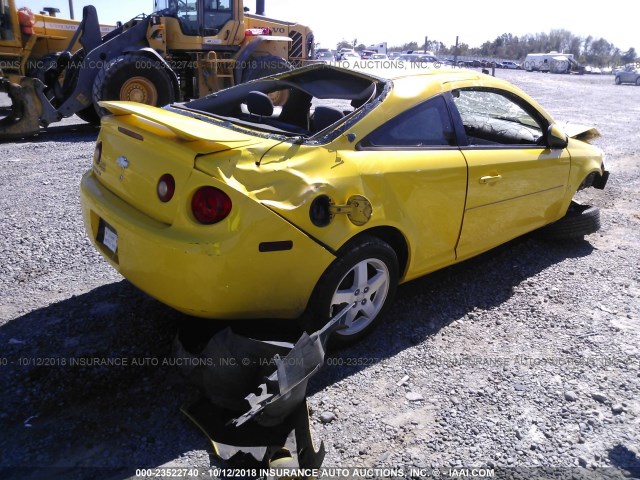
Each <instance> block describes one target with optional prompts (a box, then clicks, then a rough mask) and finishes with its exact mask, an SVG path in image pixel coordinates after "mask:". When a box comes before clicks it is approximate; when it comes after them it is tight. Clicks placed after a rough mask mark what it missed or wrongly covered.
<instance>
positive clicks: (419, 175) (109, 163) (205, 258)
mask: <svg viewBox="0 0 640 480" xmlns="http://www.w3.org/2000/svg"><path fill="white" fill-rule="evenodd" d="M274 99H276V102H275V103H276V104H279V105H281V106H274ZM101 105H102V107H103V108H106V109H108V110H109V111H110V112H111V114H112V115H110V116H108V117H105V118H104V119H103V120H102V130H101V132H100V136H99V138H98V141H97V145H96V148H95V154H94V158H93V165H92V168H91V170H89V171H88V172H87V173H86V174H85V175H84V177H83V179H82V184H81V200H82V210H83V216H84V223H85V226H86V230H87V234H88V236H89V238H90V239H91V241H92V242H93V243H94V245H95V246H96V248H97V249H98V250H99V251H100V253H101V254H102V255H103V256H104V257H105V258H106V259H107V260H108V261H109V262H110V263H111V265H112V266H113V267H114V268H115V269H117V270H118V271H119V272H120V273H121V274H122V275H123V276H124V277H125V278H127V279H128V280H129V281H131V282H132V283H133V284H134V285H136V286H137V287H139V288H140V289H142V290H143V291H145V292H147V293H148V294H149V295H151V296H153V297H155V298H157V299H158V300H160V301H161V302H164V303H165V304H167V305H170V306H172V307H173V308H176V309H178V310H180V311H182V312H185V313H187V314H190V315H194V316H199V317H208V318H217V319H235V318H265V317H270V318H274V317H277V318H291V319H296V318H297V319H300V320H302V321H303V322H304V325H305V326H306V328H307V329H308V330H316V329H318V328H320V327H321V326H322V325H324V324H325V323H326V322H327V321H328V319H329V318H330V317H331V316H332V315H333V314H334V313H336V312H338V311H339V310H340V309H342V308H344V306H345V304H350V305H352V308H351V310H350V313H349V315H348V318H347V323H346V328H343V329H342V330H338V331H337V332H335V333H334V335H333V337H334V338H333V339H332V341H333V342H334V343H335V344H338V345H339V344H347V343H350V342H352V341H355V340H357V339H359V338H361V337H362V336H363V335H365V334H366V333H368V332H369V331H370V330H371V329H372V328H373V327H374V326H375V324H376V323H377V322H378V321H379V320H380V319H381V317H382V316H383V315H384V313H385V310H386V309H387V307H388V306H389V303H390V302H391V300H392V298H393V295H394V292H395V289H396V286H397V285H398V283H401V282H406V281H408V280H411V279H414V278H416V277H419V276H421V275H425V274H427V273H429V272H432V271H434V270H437V269H439V268H442V267H445V266H447V265H451V264H453V263H456V262H460V261H462V260H464V259H467V258H470V257H473V256H474V255H478V254H480V253H482V252H484V251H486V250H488V249H491V248H492V247H495V246H496V245H500V244H502V243H504V242H507V241H509V240H511V239H513V238H515V237H517V236H519V235H522V234H525V233H527V232H530V231H532V230H534V229H542V232H544V233H545V234H546V235H548V236H558V237H561V238H571V237H582V236H584V235H586V234H589V233H593V232H594V231H596V230H597V229H598V228H599V226H600V223H599V222H600V220H599V211H598V209H597V208H595V207H589V206H587V205H579V204H577V203H575V202H573V201H572V199H573V196H574V194H575V193H576V191H578V190H579V189H581V188H585V187H590V186H593V187H596V188H604V186H605V184H606V181H607V177H608V172H607V171H606V170H605V167H604V164H603V154H602V152H601V151H600V150H599V149H597V148H595V147H593V146H591V145H589V144H587V143H585V142H584V141H582V140H579V139H577V138H573V137H580V138H585V137H586V136H588V135H589V134H592V133H593V131H589V130H588V129H585V128H572V129H569V128H567V127H561V126H559V125H558V124H556V123H554V121H553V119H552V118H551V117H550V116H549V115H548V114H547V113H546V112H545V111H544V110H543V109H542V108H541V107H540V106H539V105H538V104H537V103H536V102H535V101H534V100H533V99H532V98H531V97H529V96H527V95H526V94H525V93H524V92H522V91H521V90H519V89H518V88H516V87H514V86H513V85H511V84H509V83H507V82H505V81H502V80H498V79H495V78H493V77H490V76H487V75H483V74H479V73H476V72H472V71H467V70H451V71H431V72H427V73H424V74H420V75H415V76H404V77H400V78H394V79H390V80H389V79H383V78H378V77H375V76H371V75H368V74H364V73H358V72H354V71H349V70H344V69H340V68H336V67H332V66H329V65H312V66H309V67H304V68H301V69H297V70H293V71H290V72H287V73H283V74H279V75H275V76H271V77H266V78H263V79H259V80H255V81H253V82H249V83H245V84H241V85H237V86H235V87H232V88H229V89H227V90H223V91H220V92H217V93H214V94H212V95H210V96H208V97H205V98H201V99H198V100H194V101H190V102H187V103H184V104H176V105H171V106H167V107H164V108H154V107H151V106H147V105H142V104H138V103H130V102H102V103H101ZM570 130H571V131H570Z"/></svg>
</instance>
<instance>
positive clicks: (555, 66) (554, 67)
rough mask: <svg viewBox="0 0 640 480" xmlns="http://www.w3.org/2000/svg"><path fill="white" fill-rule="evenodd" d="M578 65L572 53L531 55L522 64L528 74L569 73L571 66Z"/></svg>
mask: <svg viewBox="0 0 640 480" xmlns="http://www.w3.org/2000/svg"><path fill="white" fill-rule="evenodd" d="M572 64H576V61H575V60H574V59H573V54H571V53H558V52H549V53H530V54H529V55H527V58H525V60H524V62H522V68H523V69H524V70H526V71H527V72H551V73H569V72H571V65H572Z"/></svg>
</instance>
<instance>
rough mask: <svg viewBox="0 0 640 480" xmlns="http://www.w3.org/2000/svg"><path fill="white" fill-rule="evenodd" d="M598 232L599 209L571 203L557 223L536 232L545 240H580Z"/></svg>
mask: <svg viewBox="0 0 640 480" xmlns="http://www.w3.org/2000/svg"><path fill="white" fill-rule="evenodd" d="M598 230H600V209H599V208H598V207H593V206H591V205H581V204H579V203H577V202H571V205H569V208H568V210H567V213H566V214H565V216H564V217H562V218H561V219H560V220H558V221H557V222H554V223H551V224H549V225H547V226H546V227H542V228H541V229H540V230H538V236H539V237H540V238H543V239H545V240H580V239H582V238H583V237H584V236H585V235H590V234H592V233H595V232H597V231H598Z"/></svg>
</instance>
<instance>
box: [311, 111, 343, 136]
mask: <svg viewBox="0 0 640 480" xmlns="http://www.w3.org/2000/svg"><path fill="white" fill-rule="evenodd" d="M342 118H344V113H343V112H341V111H340V110H338V109H337V108H332V107H316V110H315V112H314V113H313V117H311V131H312V132H314V133H316V132H319V131H321V130H324V129H325V128H327V127H328V126H329V125H331V124H333V123H336V122H337V121H338V120H342Z"/></svg>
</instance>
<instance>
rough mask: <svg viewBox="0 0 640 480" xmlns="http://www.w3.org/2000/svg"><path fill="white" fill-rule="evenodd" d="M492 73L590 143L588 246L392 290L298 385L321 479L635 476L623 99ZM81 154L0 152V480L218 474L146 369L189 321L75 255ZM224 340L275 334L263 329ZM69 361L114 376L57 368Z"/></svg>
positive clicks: (467, 266) (638, 405)
mask: <svg viewBox="0 0 640 480" xmlns="http://www.w3.org/2000/svg"><path fill="white" fill-rule="evenodd" d="M497 75H498V76H500V77H504V78H507V79H508V80H511V81H512V82H514V83H516V84H517V85H519V86H521V87H522V88H524V90H525V91H527V92H528V93H530V94H531V95H532V96H533V97H534V98H536V99H537V100H539V101H540V103H541V104H542V105H543V106H545V107H546V108H547V109H548V110H549V111H550V113H551V114H552V115H554V116H555V117H556V119H557V120H560V121H563V120H573V121H576V122H579V123H588V124H595V125H596V126H597V127H598V128H599V129H600V131H601V133H602V134H603V136H602V138H600V139H597V140H596V141H595V142H594V143H595V144H597V145H598V146H600V147H601V148H602V149H603V150H604V151H605V153H606V155H607V160H606V161H607V167H608V168H609V169H610V171H611V178H610V180H609V184H608V185H607V188H606V189H605V190H604V191H596V190H593V189H590V190H589V191H585V192H582V193H581V194H580V196H581V200H583V201H586V202H590V203H593V204H595V205H597V206H600V207H601V208H602V220H603V228H602V230H601V231H600V232H599V233H597V234H594V235H591V236H589V237H587V238H586V239H585V240H584V241H581V242H578V243H544V242H542V241H539V240H536V239H535V238H533V237H532V236H525V237H522V238H519V239H517V240H514V241H512V242H510V243H509V244H507V245H504V246H502V247H500V248H498V249H495V250H493V251H491V252H489V253H487V254H484V255H482V256H480V257H477V258H475V259H472V260H470V261H468V262H465V263H463V264H460V265H457V266H454V267H451V268H447V269H445V270H442V271H440V272H437V273H435V274H432V275H430V276H427V277H425V278H423V279H420V280H417V281H413V282H410V283H408V284H406V285H403V286H402V287H400V288H399V291H398V296H397V300H396V302H395V304H394V305H393V307H392V309H391V311H390V314H389V316H388V319H387V321H386V323H385V324H384V325H382V326H381V328H380V329H379V330H377V332H376V334H375V335H374V336H371V337H369V338H368V339H366V340H365V341H363V342H362V343H360V344H359V345H357V346H355V347H352V348H350V349H346V350H342V351H340V352H338V353H336V354H332V355H331V356H330V357H329V359H328V361H327V365H326V366H325V368H324V369H323V370H321V372H320V373H319V374H318V375H317V376H316V377H314V378H313V379H312V382H311V385H310V388H309V393H310V397H309V403H310V406H311V408H312V415H311V417H312V430H313V433H314V436H315V438H316V439H317V440H323V441H324V444H325V447H326V449H327V455H326V458H325V462H324V466H326V467H340V468H342V467H368V468H394V469H401V468H402V469H407V470H406V471H408V469H410V468H413V469H416V470H414V471H413V474H414V475H415V476H421V477H428V476H435V475H436V474H437V473H436V472H434V470H438V472H439V473H440V474H441V475H442V476H444V477H447V476H456V473H458V475H457V476H460V473H462V474H463V475H462V476H464V473H465V470H451V469H453V468H472V467H488V468H493V469H495V474H496V476H499V475H502V476H504V477H505V478H515V477H518V476H520V477H521V478H534V477H542V476H549V477H556V478H571V477H572V476H573V477H574V478H580V476H581V475H586V474H591V475H592V477H591V478H603V477H610V478H623V477H625V476H626V477H628V476H635V477H640V454H639V448H640V428H639V424H640V386H639V380H640V365H639V361H640V355H639V350H638V345H640V333H639V328H638V326H639V316H638V312H640V283H639V278H640V248H639V245H640V228H639V226H640V196H639V195H638V191H639V190H640V172H639V164H640V162H639V161H638V160H640V136H638V131H640V121H639V118H640V101H639V100H638V95H640V88H636V87H633V86H615V85H613V78H612V77H610V76H582V77H578V76H555V75H543V74H528V73H525V72H518V71H504V72H503V71H498V73H497ZM95 138H96V131H95V129H93V128H91V127H88V126H86V125H84V124H82V123H81V122H79V121H75V120H74V119H70V120H68V121H66V122H65V124H62V125H56V126H54V127H52V128H49V129H48V130H47V131H46V132H43V133H42V134H41V135H40V136H39V137H37V138H36V139H32V140H31V141H23V142H15V143H4V144H0V186H1V187H2V191H3V193H2V195H1V196H0V206H1V208H0V288H1V290H2V299H1V301H0V345H2V354H1V356H0V371H1V372H2V375H0V392H1V393H0V395H1V403H0V404H1V407H0V431H1V432H3V433H2V434H1V435H0V467H2V470H1V472H2V473H1V474H0V476H1V477H2V478H3V479H7V478H20V479H29V478H38V479H39V478H47V479H50V478H60V479H72V478H109V479H124V478H129V477H133V476H135V474H136V469H138V468H155V467H161V466H175V467H199V468H203V469H206V468H210V467H216V466H217V467H220V466H225V463H223V462H220V461H219V460H217V459H216V458H215V457H214V456H213V455H212V450H211V446H210V444H209V442H208V441H207V439H206V438H205V437H204V436H203V435H202V434H201V432H200V431H199V430H198V429H197V428H196V427H194V426H193V425H192V424H191V423H190V422H189V421H188V420H187V418H186V417H184V416H183V415H182V414H180V412H179V408H180V405H181V404H182V403H183V402H185V401H187V400H189V399H190V398H193V396H194V394H195V390H194V388H193V387H191V386H190V385H188V384H186V383H185V381H184V380H183V379H182V377H181V376H180V374H179V372H178V371H177V369H176V368H175V367H173V366H171V365H164V364H163V363H167V362H165V361H166V360H169V359H171V358H172V353H171V352H172V350H171V348H172V347H171V344H172V340H173V338H174V336H175V334H176V331H177V328H178V326H179V325H184V324H191V323H193V322H194V320H193V319H190V318H188V317H186V316H184V315H181V314H179V313H177V312H175V311H173V310H171V309H169V308H168V307H165V306H163V305H162V304H159V303H158V302H156V301H154V300H153V299H150V298H149V297H147V296H146V295H144V294H143V293H141V292H139V291H138V290H136V289H135V288H134V287H132V286H131V285H130V284H129V283H128V282H126V281H125V280H123V279H122V277H120V276H119V275H118V274H117V273H115V272H114V271H112V269H111V268H110V267H109V266H108V265H107V264H106V263H105V262H104V261H103V260H102V259H101V258H100V257H99V256H98V254H97V253H95V252H94V250H93V248H92V247H91V246H90V244H89V242H88V240H87V239H86V238H85V234H84V230H83V227H82V222H81V215H80V205H79V198H78V184H79V180H80V177H81V175H82V173H83V172H84V171H85V170H86V169H87V168H88V167H89V165H90V162H91V155H92V152H93V145H94V141H95ZM200 323H201V322H200ZM234 325H235V326H236V327H237V328H238V330H240V331H251V330H253V329H260V330H261V331H263V332H264V331H266V330H268V329H269V328H277V329H279V330H282V329H284V331H285V334H286V335H285V336H292V335H294V332H293V331H292V329H291V328H290V327H288V326H287V325H283V324H282V322H273V321H269V322H238V323H237V324H234ZM265 325H266V326H265ZM218 326H221V324H220V325H219V324H216V327H218ZM80 357H85V358H93V357H98V358H111V359H117V358H120V359H127V362H128V365H127V366H124V365H123V366H110V367H105V366H99V365H97V366H96V365H87V364H85V365H71V364H70V362H71V359H74V358H76V359H77V358H80ZM134 360H135V361H136V362H137V363H139V364H137V365H133V364H132V362H133V361H134ZM9 467H11V468H9ZM52 467H55V468H52ZM545 468H546V470H545ZM369 473H371V472H369ZM374 473H375V472H374ZM467 473H469V472H467ZM138 478H140V477H138Z"/></svg>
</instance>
